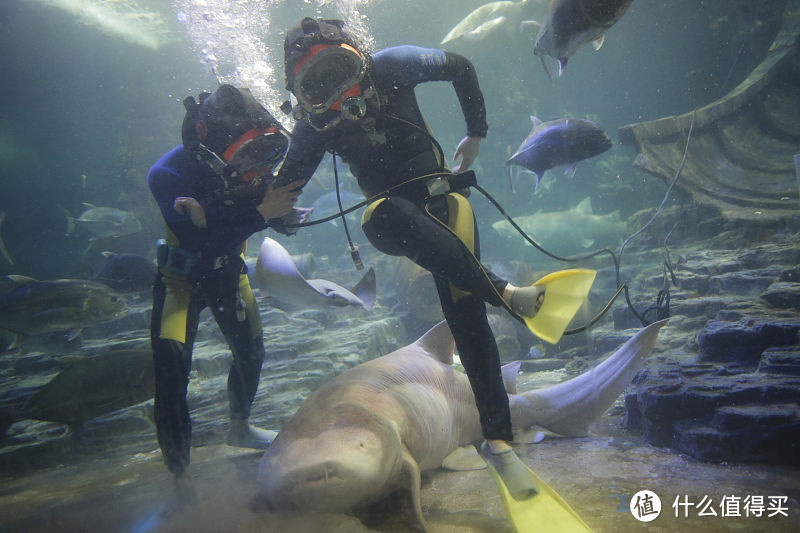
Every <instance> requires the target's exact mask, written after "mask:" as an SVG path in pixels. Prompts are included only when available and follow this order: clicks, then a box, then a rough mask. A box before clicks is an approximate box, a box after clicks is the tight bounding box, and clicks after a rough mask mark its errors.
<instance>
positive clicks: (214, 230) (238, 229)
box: [147, 166, 267, 256]
mask: <svg viewBox="0 0 800 533" xmlns="http://www.w3.org/2000/svg"><path fill="white" fill-rule="evenodd" d="M195 178H196V176H195V175H194V174H190V173H186V172H179V171H176V170H174V169H171V168H168V167H166V166H154V167H153V168H152V169H151V170H150V173H149V174H148V177H147V182H148V185H149V186H150V190H151V192H152V193H153V197H154V198H155V201H156V203H157V204H158V207H159V210H160V211H161V216H162V217H164V222H166V224H167V225H168V226H169V228H170V230H171V231H172V232H173V233H174V234H175V236H176V237H177V238H178V242H179V243H180V246H181V247H182V248H185V249H187V250H191V251H200V252H201V253H203V254H208V255H211V256H214V255H222V254H223V253H226V252H228V251H230V250H232V249H233V248H235V247H236V246H237V245H239V244H241V243H242V242H243V241H244V240H245V239H247V238H248V237H249V236H250V235H252V234H253V233H255V232H257V231H260V230H262V229H264V228H266V226H267V223H266V221H265V220H264V218H263V217H262V216H261V215H260V214H259V213H258V211H256V210H255V206H254V205H238V204H234V205H231V206H228V205H225V203H224V202H219V203H218V204H215V203H213V202H212V204H210V205H204V206H203V208H204V210H205V214H206V222H207V227H206V228H198V227H196V226H195V225H194V224H192V222H191V220H190V219H189V216H188V215H186V214H183V215H182V214H180V213H178V212H177V211H176V210H175V208H174V207H173V205H174V203H175V199H176V198H178V197H180V196H187V197H192V198H197V197H199V196H200V195H199V194H198V191H197V188H196V184H195V183H194V180H195Z"/></svg>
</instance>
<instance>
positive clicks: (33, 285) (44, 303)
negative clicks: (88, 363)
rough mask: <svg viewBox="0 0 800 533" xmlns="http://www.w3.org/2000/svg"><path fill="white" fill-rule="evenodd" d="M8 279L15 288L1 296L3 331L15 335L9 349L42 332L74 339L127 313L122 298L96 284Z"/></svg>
mask: <svg viewBox="0 0 800 533" xmlns="http://www.w3.org/2000/svg"><path fill="white" fill-rule="evenodd" d="M8 277H9V278H10V279H11V280H13V281H14V282H15V283H16V287H15V288H13V289H11V290H9V291H8V292H6V293H4V294H2V295H0V329H2V330H5V331H8V332H11V333H13V334H14V335H15V339H14V343H13V344H12V345H11V346H9V349H10V348H19V347H20V345H21V344H22V342H24V340H25V339H26V338H27V337H29V336H31V335H39V334H42V333H53V332H60V331H66V332H68V336H69V338H71V339H72V338H75V337H77V336H78V335H79V334H80V332H81V330H82V329H83V328H85V327H89V326H94V325H97V324H103V323H105V322H111V321H114V320H117V319H120V318H122V317H123V316H125V315H126V314H127V312H128V309H127V305H126V303H125V301H124V299H123V298H122V296H120V295H119V294H118V293H117V292H116V291H114V290H113V289H111V288H110V287H109V286H107V285H104V284H102V283H98V282H96V281H89V280H82V279H57V280H48V281H39V280H36V279H33V278H29V277H25V276H8Z"/></svg>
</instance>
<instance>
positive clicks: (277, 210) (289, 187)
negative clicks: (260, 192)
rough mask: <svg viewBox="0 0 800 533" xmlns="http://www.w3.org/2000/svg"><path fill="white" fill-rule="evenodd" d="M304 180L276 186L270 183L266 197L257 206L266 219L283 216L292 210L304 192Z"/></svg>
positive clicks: (257, 209)
mask: <svg viewBox="0 0 800 533" xmlns="http://www.w3.org/2000/svg"><path fill="white" fill-rule="evenodd" d="M303 184H304V182H303V180H297V181H293V182H291V183H288V184H286V185H284V186H282V187H275V186H274V184H272V183H271V184H270V185H269V187H267V191H266V192H265V193H264V199H263V200H261V203H260V204H258V205H257V206H256V211H258V212H259V213H260V214H261V216H262V217H264V220H269V219H271V218H281V217H283V216H284V215H287V214H288V213H290V212H291V211H292V207H294V203H295V202H296V201H297V197H298V196H300V194H301V193H302V192H303V190H302V186H303Z"/></svg>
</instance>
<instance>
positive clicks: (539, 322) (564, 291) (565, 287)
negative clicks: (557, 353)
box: [522, 268, 597, 344]
mask: <svg viewBox="0 0 800 533" xmlns="http://www.w3.org/2000/svg"><path fill="white" fill-rule="evenodd" d="M596 275H597V272H596V271H595V270H589V269H585V268H572V269H567V270H559V271H558V272H553V273H552V274H548V275H546V276H545V277H543V278H542V279H540V280H539V281H537V282H536V283H534V286H543V287H544V288H545V293H544V301H543V302H542V306H541V308H540V309H539V311H538V312H537V313H536V316H533V317H525V316H524V317H522V319H523V320H524V321H525V325H526V326H528V329H529V330H531V333H533V334H534V335H536V336H537V337H539V338H540V339H542V340H543V341H545V342H549V343H550V344H557V343H558V341H559V340H561V336H562V335H564V331H566V329H567V326H568V325H569V323H570V322H571V321H572V319H573V318H574V317H575V314H576V313H577V312H578V309H580V308H581V306H582V305H583V303H584V302H585V301H586V298H587V297H588V295H589V290H590V289H591V288H592V283H594V278H595V276H596Z"/></svg>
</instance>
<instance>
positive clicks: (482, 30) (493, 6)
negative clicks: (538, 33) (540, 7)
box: [439, 0, 541, 45]
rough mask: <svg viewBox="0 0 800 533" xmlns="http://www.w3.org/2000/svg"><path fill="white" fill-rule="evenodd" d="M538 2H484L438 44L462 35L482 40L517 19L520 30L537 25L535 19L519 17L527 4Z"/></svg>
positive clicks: (510, 24)
mask: <svg viewBox="0 0 800 533" xmlns="http://www.w3.org/2000/svg"><path fill="white" fill-rule="evenodd" d="M540 3H541V2H539V1H535V2H534V1H531V0H521V1H519V2H511V1H503V2H489V3H488V4H484V5H482V6H480V7H478V8H477V9H474V10H473V11H472V12H470V14H469V15H467V16H466V17H464V18H463V19H462V20H461V21H460V22H459V23H458V24H456V25H455V26H454V27H453V29H452V30H450V31H449V32H448V33H447V35H445V37H444V39H442V42H441V43H439V44H440V45H444V44H447V43H450V42H452V41H455V40H456V39H460V38H462V37H463V38H464V39H469V40H483V39H485V38H486V37H487V36H488V35H490V34H492V33H493V32H494V31H495V30H496V29H498V28H501V27H511V26H513V25H515V24H514V23H515V22H517V21H518V23H517V24H516V26H517V27H518V28H519V29H520V30H526V29H528V28H530V27H532V26H537V27H538V26H539V23H538V22H536V21H535V20H521V19H522V17H523V16H524V15H523V13H524V12H525V8H526V7H527V5H529V4H530V5H533V4H540Z"/></svg>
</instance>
